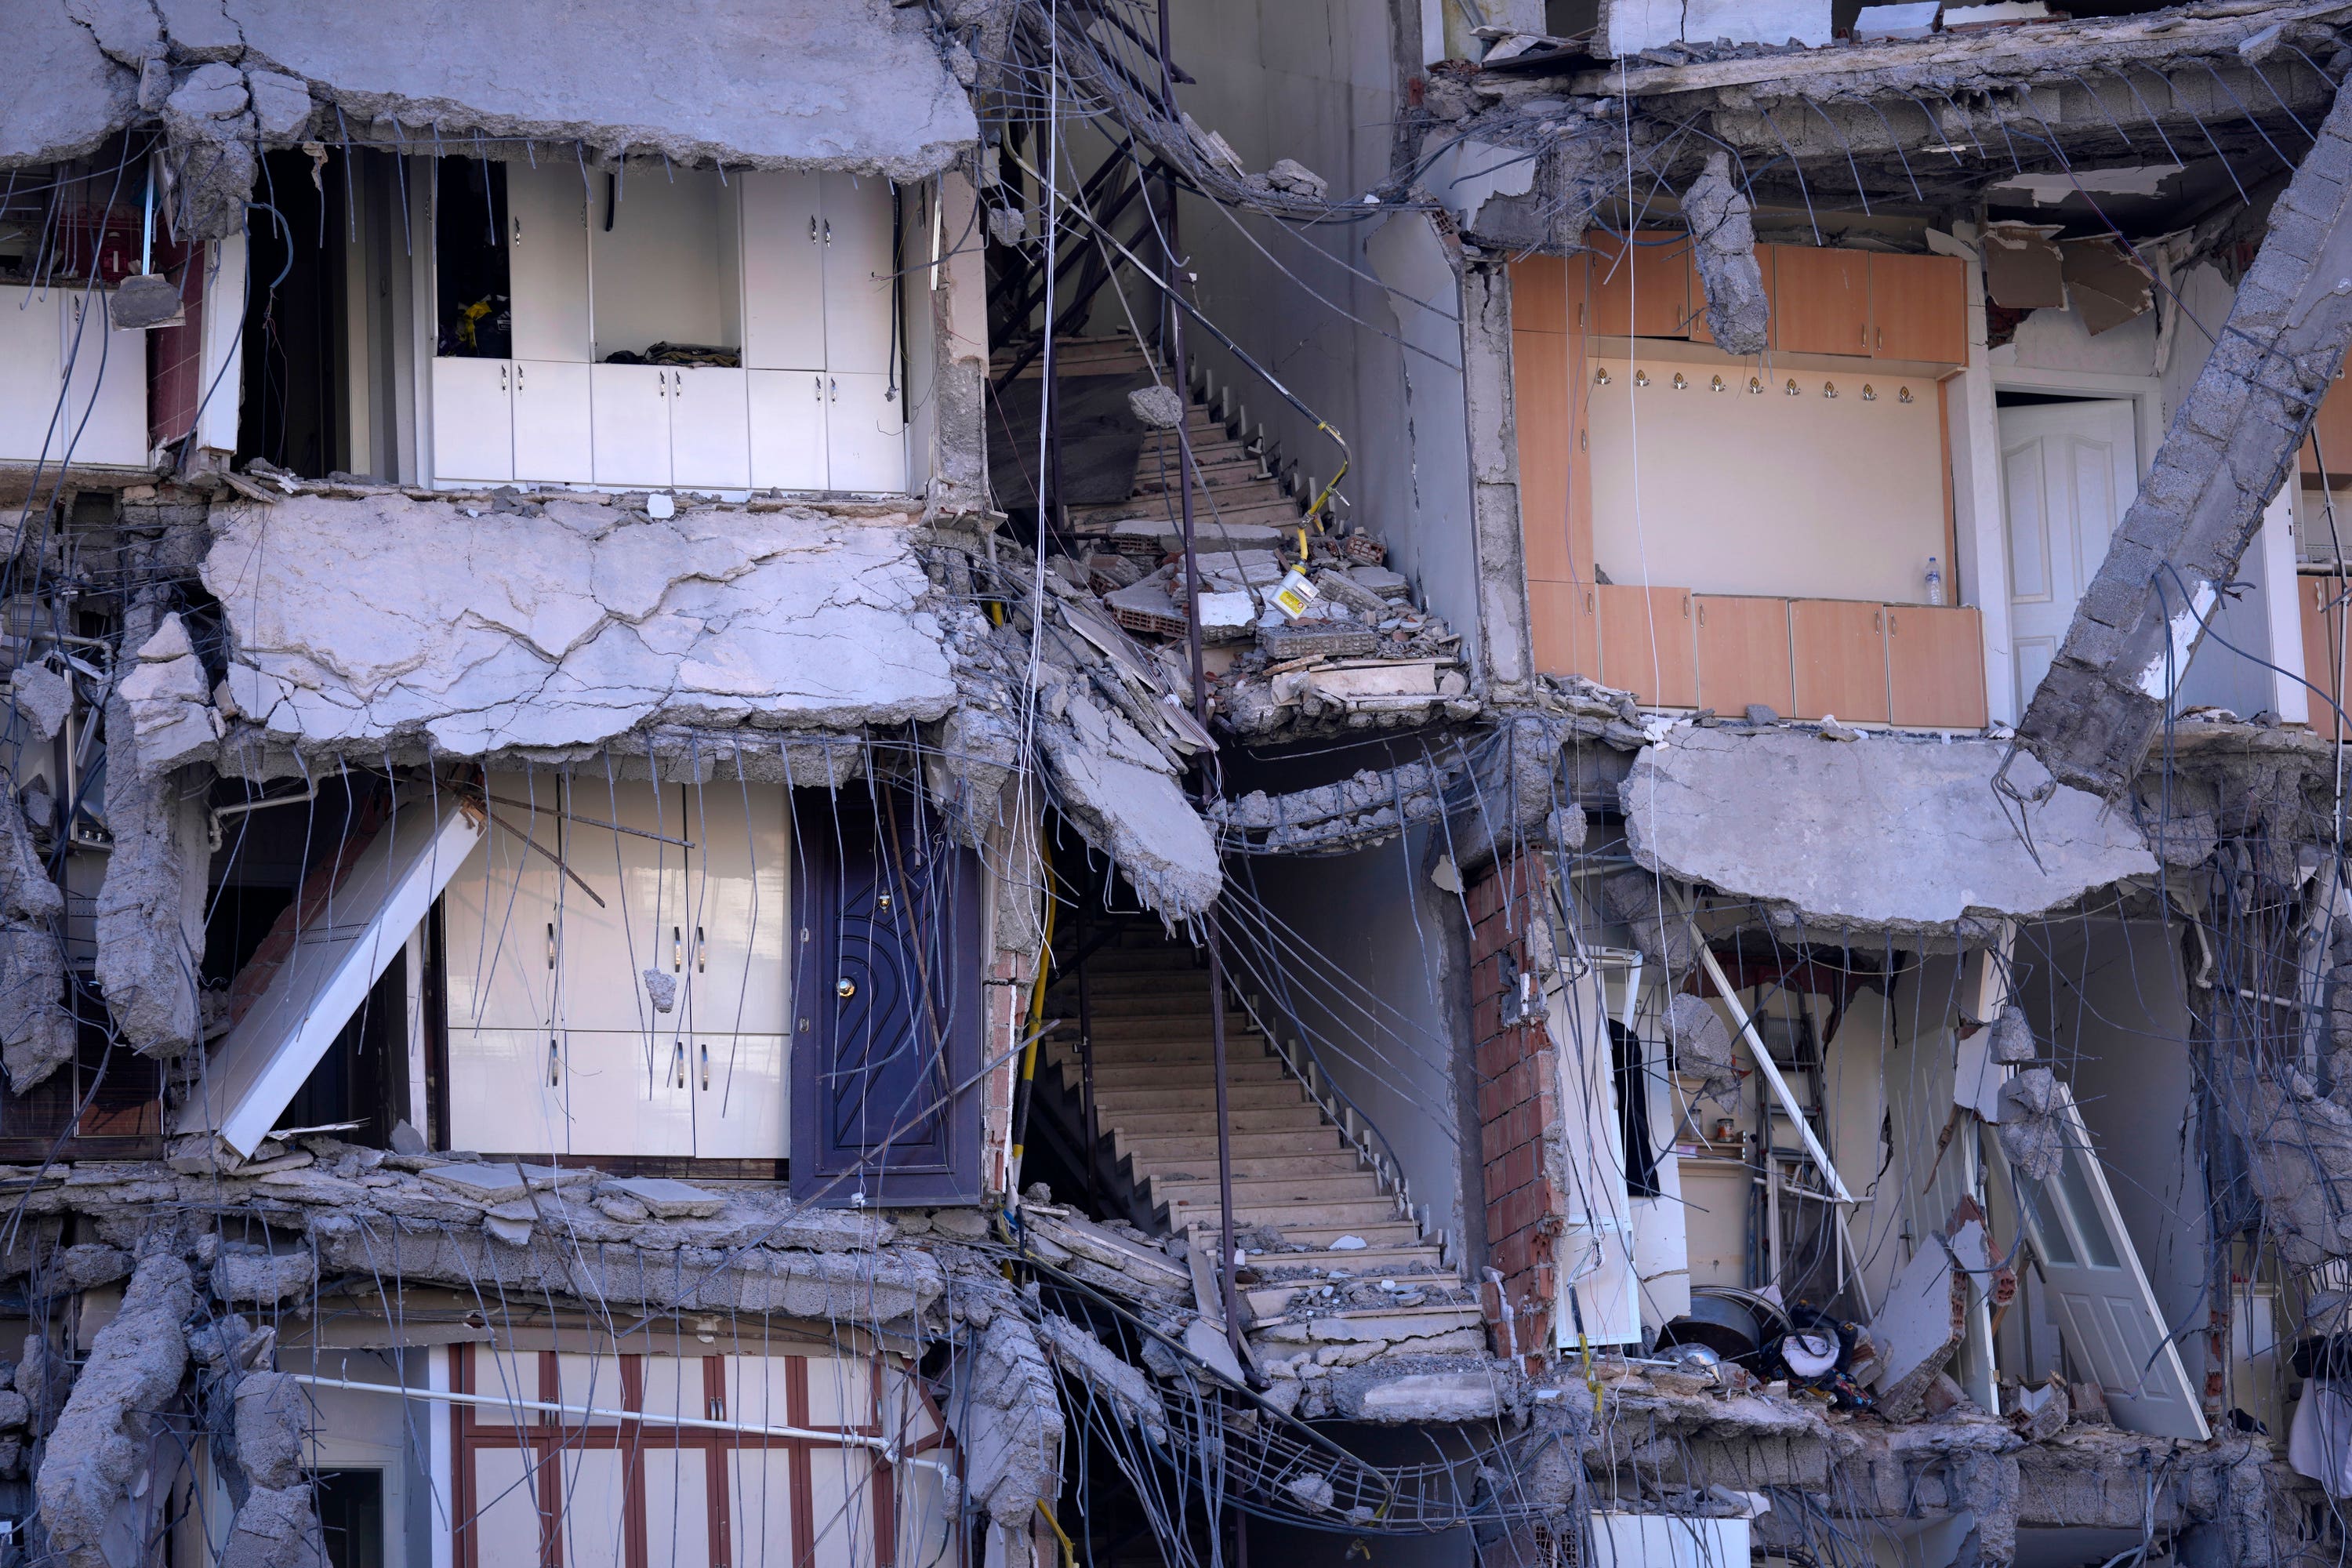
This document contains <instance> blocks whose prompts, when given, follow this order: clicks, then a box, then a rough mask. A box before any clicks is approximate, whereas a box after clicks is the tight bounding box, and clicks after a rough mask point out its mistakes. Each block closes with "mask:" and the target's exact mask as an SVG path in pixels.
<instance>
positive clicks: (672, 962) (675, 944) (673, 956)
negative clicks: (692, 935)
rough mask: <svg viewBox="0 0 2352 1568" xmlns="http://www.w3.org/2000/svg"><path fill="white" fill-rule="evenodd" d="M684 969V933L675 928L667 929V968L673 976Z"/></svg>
mask: <svg viewBox="0 0 2352 1568" xmlns="http://www.w3.org/2000/svg"><path fill="white" fill-rule="evenodd" d="M685 967H686V933H685V932H683V931H680V930H678V928H677V927H676V926H672V927H670V928H669V968H670V973H673V974H675V973H677V972H678V971H679V970H681V969H684V968H685Z"/></svg>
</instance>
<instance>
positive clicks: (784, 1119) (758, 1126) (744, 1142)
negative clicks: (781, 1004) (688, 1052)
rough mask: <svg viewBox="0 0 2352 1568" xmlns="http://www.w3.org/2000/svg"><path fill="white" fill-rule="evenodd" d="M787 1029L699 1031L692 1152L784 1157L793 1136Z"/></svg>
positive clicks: (729, 1157) (732, 1157) (725, 1156)
mask: <svg viewBox="0 0 2352 1568" xmlns="http://www.w3.org/2000/svg"><path fill="white" fill-rule="evenodd" d="M790 1041H791V1037H790V1036H787V1035H697V1036H696V1037H695V1050H694V1058H693V1060H692V1062H691V1063H690V1066H691V1068H692V1069H693V1079H692V1082H693V1089H694V1152H695V1153H696V1154H697V1155H698V1156H699V1157H700V1158H702V1159H705V1160H781V1159H782V1158H783V1157H784V1153H785V1151H786V1150H787V1149H788V1148H789V1147H790V1146H791V1142H792V1131H791V1129H792V1100H791V1083H792V1074H791V1071H790V1061H791V1058H789V1056H787V1054H786V1053H787V1052H788V1051H789V1049H790V1048H791V1047H790Z"/></svg>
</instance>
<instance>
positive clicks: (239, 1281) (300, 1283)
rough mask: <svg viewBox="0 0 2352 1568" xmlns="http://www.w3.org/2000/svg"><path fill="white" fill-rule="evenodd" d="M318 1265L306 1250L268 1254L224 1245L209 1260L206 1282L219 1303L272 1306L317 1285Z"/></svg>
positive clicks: (258, 1248) (291, 1298)
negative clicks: (218, 1252) (208, 1272)
mask: <svg viewBox="0 0 2352 1568" xmlns="http://www.w3.org/2000/svg"><path fill="white" fill-rule="evenodd" d="M318 1280H319V1265H318V1262H317V1260H316V1259H314V1258H312V1257H311V1256H310V1252H309V1250H308V1249H307V1248H306V1249H303V1250H301V1251H295V1252H278V1253H272V1252H269V1251H267V1250H265V1249H263V1248H261V1247H242V1246H232V1245H226V1244H224V1245H223V1246H222V1247H221V1249H220V1256H219V1257H217V1258H214V1259H213V1267H212V1273H211V1276H210V1278H209V1281H208V1282H209V1283H210V1284H211V1286H212V1289H213V1294H214V1295H215V1296H217V1297H219V1298H220V1299H221V1300H224V1301H227V1302H231V1303H233V1304H238V1305H243V1304H246V1303H252V1304H255V1305H258V1306H264V1307H268V1306H275V1305H276V1304H277V1303H278V1302H280V1301H287V1300H293V1299H294V1298H295V1297H297V1296H299V1295H302V1294H303V1293H305V1292H306V1291H308V1290H309V1289H310V1287H311V1286H313V1285H315V1284H317V1283H318Z"/></svg>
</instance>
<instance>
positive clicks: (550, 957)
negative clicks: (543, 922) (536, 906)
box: [547, 921, 555, 969]
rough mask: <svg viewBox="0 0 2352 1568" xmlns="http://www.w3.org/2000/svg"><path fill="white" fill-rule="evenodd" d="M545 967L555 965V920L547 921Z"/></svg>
mask: <svg viewBox="0 0 2352 1568" xmlns="http://www.w3.org/2000/svg"><path fill="white" fill-rule="evenodd" d="M547 967H548V968H550V969H552V968H554V967H555V922H554V921H548V922H547Z"/></svg>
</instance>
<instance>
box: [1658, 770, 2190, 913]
mask: <svg viewBox="0 0 2352 1568" xmlns="http://www.w3.org/2000/svg"><path fill="white" fill-rule="evenodd" d="M2005 750H2006V749H2005V748H2004V747H2002V746H2001V745H2000V744H1999V743H1997V742H1990V741H1969V740H1948V741H1947V740H1940V739H1939V740H1935V741H1927V742H1909V741H1906V740H1904V739H1902V738H1900V737H1893V736H1873V737H1871V738H1870V739H1868V740H1866V741H1861V742H1856V743H1854V744H1852V745H1845V746H1836V747H1824V746H1821V745H1819V744H1817V743H1816V742H1814V741H1813V740H1812V738H1811V736H1809V735H1806V734H1804V733H1802V732H1801V731H1793V730H1772V731H1759V732H1757V733H1753V734H1741V733H1738V732H1737V731H1730V730H1720V729H1717V730H1709V729H1685V730H1680V731H1676V732H1675V737H1674V743H1673V744H1671V745H1664V746H1652V747H1650V748H1648V749H1646V750H1644V751H1643V752H1642V754H1641V755H1640V756H1639V757H1637V758H1636V759H1635V760H1634V763H1633V771H1632V772H1631V773H1629V774H1628V775H1627V776H1626V779H1625V782H1624V784H1623V785H1622V787H1621V789H1620V791H1619V795H1620V799H1621V801H1622V805H1623V808H1624V812H1625V818H1626V822H1625V829H1626V840H1627V845H1628V847H1629V848H1630V849H1631V850H1632V851H1633V856H1634V858H1636V859H1638V860H1639V861H1641V863H1642V864H1643V865H1644V866H1649V867H1652V868H1654V869H1656V870H1658V871H1661V872H1663V873H1665V874H1667V875H1669V876H1673V877H1675V878H1677V879H1682V880H1685V881H1691V882H1706V883H1709V884H1712V885H1713V886H1715V887H1717V888H1718V889H1722V890H1723V891H1724V892H1726V893H1729V894H1733V895H1735V896H1738V897H1741V898H1752V899H1759V900H1767V901H1769V902H1773V903H1779V904H1783V905H1787V906H1790V907H1792V908H1793V909H1794V910H1795V911H1796V912H1797V914H1798V915H1799V917H1800V918H1801V919H1802V920H1804V921H1808V922H1810V923H1814V924H1819V925H1822V926H1828V927H1832V928H1837V929H1843V930H1844V931H1848V932H1850V933H1860V932H1864V931H1895V932H1922V931H1939V930H1946V929H1948V928H1950V927H1951V926H1952V925H1953V924H1954V923H1955V922H1957V921H1959V920H1960V919H1961V918H1962V917H1963V916H1964V915H1972V914H1973V915H1989V914H2001V915H2011V916H2019V917H2031V916H2033V915H2038V914H2042V913H2043V912H2045V911H2047V910H2053V909H2056V908H2059V907H2061V906H2063V905H2065V904H2069V903H2072V902H2073V901H2074V900H2077V899H2079V898H2081V897H2082V896H2083V895H2084V893H2085V892H2088V891H2090V890H2091V889H2095V888H2102V887H2105V886H2108V885H2109V884H2111V883H2114V882H2117V881H2120V880H2122V879H2126V878H2128V877H2136V876H2146V875H2149V874H2151V873H2153V872H2154V870H2155V868H2156V861H2155V858H2154V857H2153V856H2152V855H2150V854H2149V853H2148V851H2147V847H2146V846H2145V845H2144V844H2143V843H2142V841H2141V836H2140V834H2139V831H2138V830H2137V828H2136V827H2134V826H2132V824H2131V823H2130V822H2129V821H2128V820H2127V819H2126V818H2123V817H2120V816H2117V815H2116V814H2115V813H2113V812H2109V811H2107V810H2106V809H2105V807H2104V806H2103V805H2102V804H2101V802H2100V801H2099V800H2098V798H2097V797H2096V796H2094V795H2087V794H2084V792H2082V791H2080V790H2076V789H2072V788H2069V787H2067V786H2065V785H2063V784H2054V785H2052V787H2050V788H2049V789H2047V790H2044V789H2042V787H2041V785H2042V784H2049V783H2050V780H2049V777H2048V775H2047V774H2046V773H2042V770H2041V768H2040V767H2039V766H2038V765H2037V764H2034V763H2032V760H2031V758H2030V757H2028V756H2027V755H2025V754H2023V753H2019V754H2018V755H2017V756H2016V757H2015V759H2014V761H2012V762H2011V763H2010V764H2009V769H2008V782H2009V783H2010V784H2011V785H2014V786H2015V787H2016V789H2017V790H2018V791H2019V792H2020V793H2021V795H2023V796H2024V797H2025V798H2024V800H2023V802H2022V804H2016V805H2010V804H2009V803H2006V802H2005V801H2004V799H2003V797H2002V796H2001V795H1998V794H1996V793H1995V791H1994V789H1993V787H1992V780H1993V777H1994V775H1995V774H1996V773H1999V772H2000V769H2001V767H2002V765H2003V762H2004V757H2005ZM2005 805H2006V806H2007V809H2006V810H2005V809H2004V807H2005ZM2012 814H2019V815H2021V816H2022V817H2023V819H2024V822H2025V824H2026V826H2027V827H2028V829H2029V830H2030V832H2031V835H2032V842H2031V845H2030V846H2029V844H2028V842H2027V840H2026V839H2025V838H2024V837H2021V836H2020V833H2019V829H2018V826H2017V823H2016V818H2015V816H2013V815H2012ZM1922 822H1934V823H1936V824H1937V831H1936V833H1935V834H1934V835H1932V836H1923V835H1922V834H1921V833H1920V832H1919V831H1918V825H1919V824H1920V823H1922Z"/></svg>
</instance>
